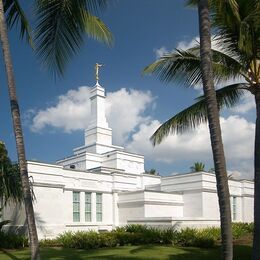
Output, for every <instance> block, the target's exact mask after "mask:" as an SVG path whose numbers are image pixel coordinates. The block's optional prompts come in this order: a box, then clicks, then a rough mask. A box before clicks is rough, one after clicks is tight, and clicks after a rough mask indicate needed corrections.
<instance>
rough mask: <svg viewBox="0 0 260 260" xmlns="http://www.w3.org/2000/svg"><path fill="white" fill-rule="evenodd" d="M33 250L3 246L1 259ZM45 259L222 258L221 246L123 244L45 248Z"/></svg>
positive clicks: (239, 249) (244, 255)
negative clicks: (91, 247)
mask: <svg viewBox="0 0 260 260" xmlns="http://www.w3.org/2000/svg"><path fill="white" fill-rule="evenodd" d="M251 250H252V247H251V246H250V245H235V246H234V260H246V259H250V257H251ZM29 254H30V252H29V249H23V250H4V249H2V250H1V249H0V259H1V260H10V259H24V260H25V259H30V257H29ZM41 259H53V260H54V259H56V260H62V259H73V260H82V259H96V260H97V259H101V260H102V259H123V260H148V259H149V260H150V259H151V260H152V259H165V260H166V259H167V260H188V259H192V260H206V259H207V260H208V259H210V260H215V259H216V260H218V259H220V247H214V248H211V249H201V248H195V247H175V246H157V245H156V246H154V245H145V246H122V247H116V248H101V249H91V250H79V249H68V248H53V247H52V248H41Z"/></svg>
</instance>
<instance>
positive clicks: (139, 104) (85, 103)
mask: <svg viewBox="0 0 260 260" xmlns="http://www.w3.org/2000/svg"><path fill="white" fill-rule="evenodd" d="M89 96H90V88H89V87H79V88H78V89H77V90H69V91H68V92H67V93H66V94H64V95H61V96H59V97H58V100H57V103H56V104H55V105H53V106H51V107H48V108H46V109H42V110H39V111H38V112H37V113H36V115H35V116H34V117H33V119H32V126H31V129H32V131H34V132H39V131H41V130H43V129H45V128H46V127H51V128H52V129H53V128H58V129H61V130H62V131H64V132H67V133H70V132H72V131H75V130H83V129H86V128H87V127H88V124H89V121H90V100H89ZM153 100H154V97H152V95H151V93H150V92H149V91H138V90H133V89H130V90H126V89H125V88H122V89H120V90H118V91H116V92H109V93H108V94H107V99H106V112H107V118H108V122H109V126H110V127H112V129H113V132H114V134H113V137H114V142H115V143H116V144H118V145H121V144H123V143H124V142H125V141H126V140H127V138H128V136H129V134H130V133H131V132H133V131H134V130H135V128H136V126H137V125H139V124H140V123H143V122H146V121H147V120H148V119H149V118H148V117H146V116H144V115H143V113H144V111H145V109H146V108H147V107H148V106H149V104H151V103H152V101H153Z"/></svg>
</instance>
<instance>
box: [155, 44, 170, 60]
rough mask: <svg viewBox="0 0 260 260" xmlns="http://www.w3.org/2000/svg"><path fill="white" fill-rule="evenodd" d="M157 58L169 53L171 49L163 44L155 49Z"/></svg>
mask: <svg viewBox="0 0 260 260" xmlns="http://www.w3.org/2000/svg"><path fill="white" fill-rule="evenodd" d="M154 52H155V56H156V59H159V58H161V57H162V56H163V55H164V54H165V53H168V52H169V51H168V50H167V49H166V47H164V46H162V47H161V48H159V49H154Z"/></svg>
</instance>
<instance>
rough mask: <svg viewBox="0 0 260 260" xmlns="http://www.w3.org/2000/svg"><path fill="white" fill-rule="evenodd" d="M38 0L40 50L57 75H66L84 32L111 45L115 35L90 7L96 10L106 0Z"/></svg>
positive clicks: (38, 52)
mask: <svg viewBox="0 0 260 260" xmlns="http://www.w3.org/2000/svg"><path fill="white" fill-rule="evenodd" d="M94 2H95V1H82V0H66V1H64V0H53V1H49V0H38V1H37V6H36V17H37V18H36V20H37V26H36V32H35V42H36V52H37V54H38V57H39V58H40V59H41V60H42V62H43V64H44V65H45V66H46V67H47V68H48V69H49V70H51V71H52V72H53V73H54V74H56V73H58V74H60V75H62V74H63V72H64V69H65V65H66V63H67V62H68V61H69V59H70V58H71V57H72V56H73V55H74V54H76V53H77V52H78V51H79V48H80V46H81V45H82V43H83V36H84V33H88V34H89V36H91V37H92V38H94V39H97V40H99V41H102V42H104V43H106V44H111V42H112V34H111V32H110V31H109V29H108V28H107V27H106V25H105V24H104V23H103V22H102V21H101V20H100V19H98V18H97V17H96V16H93V15H92V14H91V13H90V12H89V10H88V9H87V8H89V9H91V10H96V9H97V8H98V7H99V6H100V5H101V6H102V5H103V4H105V3H106V1H104V0H100V1H97V4H95V3H94Z"/></svg>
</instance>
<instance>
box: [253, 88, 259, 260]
mask: <svg viewBox="0 0 260 260" xmlns="http://www.w3.org/2000/svg"><path fill="white" fill-rule="evenodd" d="M259 87H260V86H259ZM259 87H258V88H257V90H256V93H255V103H256V124H255V194H254V240H253V255H252V259H253V260H256V259H260V148H259V147H260V90H259Z"/></svg>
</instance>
